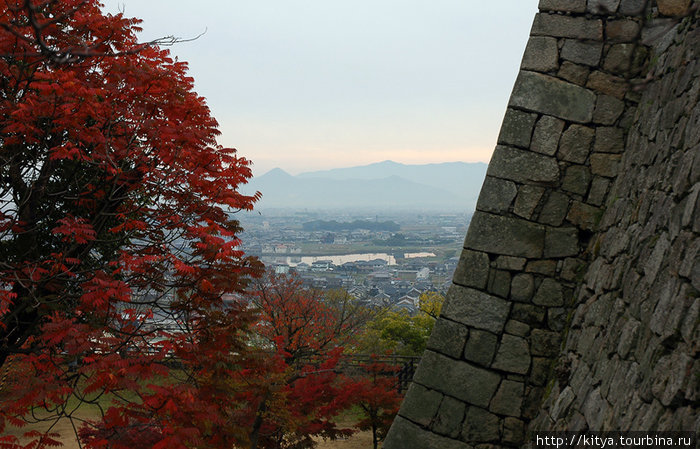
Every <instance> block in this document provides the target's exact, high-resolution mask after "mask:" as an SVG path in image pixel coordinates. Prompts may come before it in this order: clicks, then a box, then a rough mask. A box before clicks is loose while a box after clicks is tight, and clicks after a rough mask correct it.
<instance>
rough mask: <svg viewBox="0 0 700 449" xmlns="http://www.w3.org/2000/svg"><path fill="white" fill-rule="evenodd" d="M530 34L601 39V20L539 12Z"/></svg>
mask: <svg viewBox="0 0 700 449" xmlns="http://www.w3.org/2000/svg"><path fill="white" fill-rule="evenodd" d="M531 34H532V35H533V36H554V37H569V38H574V39H590V40H602V39H603V22H602V21H601V20H600V19H587V18H585V17H570V16H565V15H560V14H546V13H540V14H537V15H536V16H535V21H534V23H533V24H532V31H531Z"/></svg>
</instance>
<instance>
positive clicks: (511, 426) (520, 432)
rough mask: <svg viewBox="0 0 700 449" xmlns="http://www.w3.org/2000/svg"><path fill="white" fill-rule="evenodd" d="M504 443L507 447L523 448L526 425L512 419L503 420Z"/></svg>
mask: <svg viewBox="0 0 700 449" xmlns="http://www.w3.org/2000/svg"><path fill="white" fill-rule="evenodd" d="M503 442H504V443H505V444H507V445H512V446H515V447H522V446H523V443H524V442H525V423H524V422H522V421H521V420H519V419H516V418H512V417H509V418H506V419H505V420H503Z"/></svg>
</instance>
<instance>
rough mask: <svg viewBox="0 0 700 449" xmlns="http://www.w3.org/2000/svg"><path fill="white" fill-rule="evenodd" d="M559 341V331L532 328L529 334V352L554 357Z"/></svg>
mask: <svg viewBox="0 0 700 449" xmlns="http://www.w3.org/2000/svg"><path fill="white" fill-rule="evenodd" d="M560 343H561V335H560V334H559V332H550V331H544V330H540V329H533V330H532V333H531V334H530V352H531V353H532V355H539V356H544V357H556V356H557V355H558V354H559V345H560Z"/></svg>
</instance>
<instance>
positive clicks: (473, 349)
mask: <svg viewBox="0 0 700 449" xmlns="http://www.w3.org/2000/svg"><path fill="white" fill-rule="evenodd" d="M497 345H498V338H497V337H496V335H495V334H492V333H491V332H486V331H480V330H476V329H472V331H471V332H470V333H469V339H468V340H467V344H466V346H465V348H464V358H465V359H466V360H469V361H470V362H474V363H477V364H479V365H481V366H489V365H491V361H492V360H493V356H494V354H496V346H497Z"/></svg>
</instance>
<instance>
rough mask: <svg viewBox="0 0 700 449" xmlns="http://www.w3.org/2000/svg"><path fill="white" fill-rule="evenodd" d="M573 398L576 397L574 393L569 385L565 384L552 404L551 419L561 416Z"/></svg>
mask: <svg viewBox="0 0 700 449" xmlns="http://www.w3.org/2000/svg"><path fill="white" fill-rule="evenodd" d="M574 399H576V393H574V390H573V389H572V388H571V386H569V385H567V386H566V387H565V388H564V389H563V390H562V391H561V393H559V396H558V397H557V400H556V402H555V403H554V406H552V413H551V416H552V419H554V420H557V419H559V418H560V417H563V416H564V415H565V414H566V412H567V411H568V410H569V407H570V406H571V403H572V402H574Z"/></svg>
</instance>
